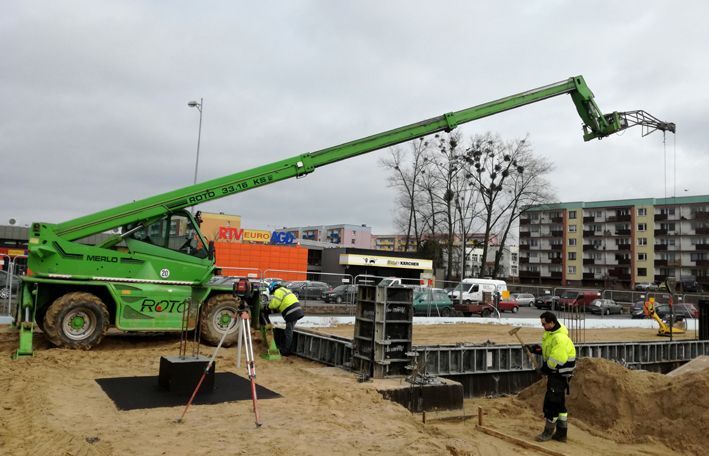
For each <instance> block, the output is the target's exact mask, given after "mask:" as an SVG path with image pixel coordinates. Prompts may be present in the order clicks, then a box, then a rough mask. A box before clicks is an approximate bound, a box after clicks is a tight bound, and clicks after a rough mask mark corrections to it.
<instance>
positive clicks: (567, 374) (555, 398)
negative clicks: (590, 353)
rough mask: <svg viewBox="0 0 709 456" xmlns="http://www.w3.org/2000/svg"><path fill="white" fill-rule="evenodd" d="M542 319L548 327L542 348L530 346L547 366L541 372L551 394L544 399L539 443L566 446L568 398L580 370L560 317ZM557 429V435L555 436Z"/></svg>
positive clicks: (543, 337) (543, 323) (547, 316)
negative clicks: (559, 443) (570, 383)
mask: <svg viewBox="0 0 709 456" xmlns="http://www.w3.org/2000/svg"><path fill="white" fill-rule="evenodd" d="M539 318H540V319H541V323H542V326H543V327H544V335H543V336H542V345H530V346H528V348H529V350H530V351H531V352H532V353H536V354H541V355H542V358H543V360H544V363H543V364H542V366H541V367H540V368H539V369H538V372H539V373H540V374H543V375H546V376H547V392H546V394H545V395H544V418H545V425H544V431H543V432H542V433H541V434H539V435H538V436H537V437H536V440H537V441H539V442H545V441H547V440H550V439H554V440H558V441H560V442H566V434H567V431H568V416H569V415H568V412H567V410H566V395H567V394H568V392H569V382H570V381H571V377H572V375H573V372H574V368H575V367H576V347H574V343H573V342H572V341H571V339H570V338H569V330H568V329H566V326H564V325H563V324H561V323H559V320H557V318H556V315H554V314H553V313H552V312H544V313H543V314H541V315H540V316H539ZM555 426H556V432H554V427H555Z"/></svg>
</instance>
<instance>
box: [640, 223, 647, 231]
mask: <svg viewBox="0 0 709 456" xmlns="http://www.w3.org/2000/svg"><path fill="white" fill-rule="evenodd" d="M638 231H647V223H638Z"/></svg>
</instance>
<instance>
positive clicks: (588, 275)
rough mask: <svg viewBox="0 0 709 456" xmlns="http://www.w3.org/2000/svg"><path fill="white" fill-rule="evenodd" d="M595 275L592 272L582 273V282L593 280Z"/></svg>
mask: <svg viewBox="0 0 709 456" xmlns="http://www.w3.org/2000/svg"><path fill="white" fill-rule="evenodd" d="M595 278H596V277H595V274H594V273H592V272H584V273H583V280H593V279H595Z"/></svg>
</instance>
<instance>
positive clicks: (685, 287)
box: [677, 279, 704, 293]
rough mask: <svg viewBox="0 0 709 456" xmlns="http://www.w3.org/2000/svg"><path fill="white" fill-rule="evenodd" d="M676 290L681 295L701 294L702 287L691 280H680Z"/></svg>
mask: <svg viewBox="0 0 709 456" xmlns="http://www.w3.org/2000/svg"><path fill="white" fill-rule="evenodd" d="M677 289H678V291H679V292H682V293H703V292H704V287H702V284H701V283H699V282H697V281H696V280H692V279H682V280H681V281H680V282H679V283H678V284H677Z"/></svg>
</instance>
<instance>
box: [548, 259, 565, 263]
mask: <svg viewBox="0 0 709 456" xmlns="http://www.w3.org/2000/svg"><path fill="white" fill-rule="evenodd" d="M562 263H563V261H562V259H561V258H552V259H551V264H562Z"/></svg>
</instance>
